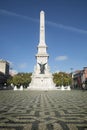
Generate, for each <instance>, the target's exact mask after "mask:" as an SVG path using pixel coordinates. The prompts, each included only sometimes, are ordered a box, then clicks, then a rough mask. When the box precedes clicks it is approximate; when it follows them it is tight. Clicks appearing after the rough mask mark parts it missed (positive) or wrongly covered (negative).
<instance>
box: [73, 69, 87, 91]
mask: <svg viewBox="0 0 87 130" xmlns="http://www.w3.org/2000/svg"><path fill="white" fill-rule="evenodd" d="M73 85H74V87H75V88H77V87H78V88H81V89H82V88H83V87H87V67H84V68H83V70H77V71H75V72H74V73H73Z"/></svg>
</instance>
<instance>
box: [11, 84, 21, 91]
mask: <svg viewBox="0 0 87 130" xmlns="http://www.w3.org/2000/svg"><path fill="white" fill-rule="evenodd" d="M13 90H14V91H17V90H20V91H22V90H23V86H22V85H21V86H20V88H17V86H14V88H13Z"/></svg>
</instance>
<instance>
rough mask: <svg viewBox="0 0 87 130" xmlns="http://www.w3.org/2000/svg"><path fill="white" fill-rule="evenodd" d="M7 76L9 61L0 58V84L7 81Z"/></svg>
mask: <svg viewBox="0 0 87 130" xmlns="http://www.w3.org/2000/svg"><path fill="white" fill-rule="evenodd" d="M8 77H9V63H8V62H7V61H5V60H2V59H1V60H0V86H2V85H4V84H5V83H6V82H7V79H8Z"/></svg>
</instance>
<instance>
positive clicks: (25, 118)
mask: <svg viewBox="0 0 87 130" xmlns="http://www.w3.org/2000/svg"><path fill="white" fill-rule="evenodd" d="M0 130H87V91H84V92H83V91H81V90H72V91H0Z"/></svg>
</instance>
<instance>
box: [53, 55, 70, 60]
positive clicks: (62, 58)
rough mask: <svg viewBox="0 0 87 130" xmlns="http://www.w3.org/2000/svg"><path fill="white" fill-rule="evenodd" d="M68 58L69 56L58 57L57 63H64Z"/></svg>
mask: <svg viewBox="0 0 87 130" xmlns="http://www.w3.org/2000/svg"><path fill="white" fill-rule="evenodd" d="M67 59H68V57H67V56H58V57H56V58H55V60H56V61H64V60H67Z"/></svg>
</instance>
